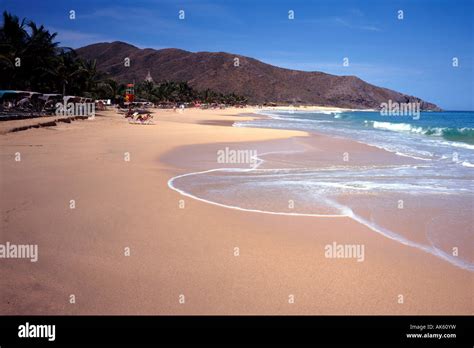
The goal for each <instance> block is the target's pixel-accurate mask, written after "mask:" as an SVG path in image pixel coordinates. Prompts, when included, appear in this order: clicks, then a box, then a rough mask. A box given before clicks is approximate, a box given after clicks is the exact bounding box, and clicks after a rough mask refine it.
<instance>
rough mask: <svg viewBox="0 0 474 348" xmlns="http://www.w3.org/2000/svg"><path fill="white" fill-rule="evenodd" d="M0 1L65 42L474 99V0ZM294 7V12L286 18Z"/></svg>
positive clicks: (450, 102) (458, 105)
mask: <svg viewBox="0 0 474 348" xmlns="http://www.w3.org/2000/svg"><path fill="white" fill-rule="evenodd" d="M0 5H1V6H0V8H1V9H6V10H7V11H10V12H12V13H13V14H15V15H18V16H19V17H27V18H28V19H32V20H33V21H35V22H37V23H38V24H44V25H45V26H46V27H47V28H49V29H51V30H52V31H56V32H58V34H59V35H58V41H61V43H62V44H63V45H64V46H69V47H74V48H77V47H81V46H84V45H87V44H90V43H96V42H104V41H116V40H119V41H125V42H128V43H131V44H133V45H135V46H138V47H141V48H146V47H150V48H156V49H160V48H166V47H176V48H181V49H186V50H189V51H194V52H196V51H225V52H230V53H237V54H241V55H245V56H250V57H254V58H257V59H259V60H262V61H264V62H266V63H270V64H273V65H277V66H281V67H285V68H291V69H299V70H306V71H323V72H327V73H331V74H336V75H356V76H358V77H360V78H362V79H363V80H365V81H367V82H370V83H373V84H375V85H378V86H382V87H387V88H391V89H394V90H397V91H400V92H403V93H407V94H411V95H415V96H418V97H421V98H423V99H425V100H427V101H431V102H434V103H436V104H438V105H439V106H441V107H442V108H445V109H450V110H473V109H474V103H473V99H474V97H473V95H474V91H473V80H474V72H473V67H472V65H473V53H474V52H473V51H474V49H473V46H474V38H473V36H474V34H473V33H474V27H473V23H474V0H456V1H453V0H407V1H395V0H393V1H392V0H365V1H353V0H345V1H342V0H341V1H340V0H319V1H316V0H313V1H311V0H301V1H299V0H292V1H290V0H287V1H279V0H273V1H270V0H268V1H267V0H220V1H211V0H162V1H160V0H133V1H131V0H114V1H112V0H62V1H61V0H55V1H53V0H0ZM70 10H74V11H75V12H76V19H75V20H70V19H69V11H70ZM180 10H184V11H185V19H184V20H180V19H179V18H178V12H179V11H180ZM290 10H293V11H294V14H295V18H294V20H289V19H288V11H290ZM398 10H402V11H403V14H404V19H403V20H399V19H398V18H397V15H398V13H397V11H398ZM344 57H347V58H349V66H348V67H344V66H343V59H344ZM453 57H457V58H458V60H459V66H458V67H457V68H454V67H453V66H452V59H453Z"/></svg>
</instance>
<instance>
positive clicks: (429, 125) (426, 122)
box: [237, 111, 474, 168]
mask: <svg viewBox="0 0 474 348" xmlns="http://www.w3.org/2000/svg"><path fill="white" fill-rule="evenodd" d="M261 113H262V114H264V115H267V116H269V117H270V119H265V120H256V121H251V122H245V123H239V124H237V126H249V127H268V128H283V129H298V130H306V131H315V132H320V133H325V134H329V135H340V136H343V137H347V138H351V139H354V140H357V141H361V142H363V143H367V144H369V145H374V146H377V147H380V148H383V149H385V150H388V151H390V152H394V153H396V154H398V155H400V156H409V157H414V158H419V159H424V160H435V161H437V160H440V161H444V162H446V163H449V162H454V163H456V164H458V165H459V166H462V167H465V168H472V167H474V112H471V111H447V112H421V114H420V116H419V119H415V118H414V117H411V116H382V115H380V113H379V112H366V111H355V112H341V113H337V112H334V113H331V112H327V113H314V112H301V111H294V112H290V111H287V112H283V111H281V112H275V111H262V112H261ZM449 164H452V163H449Z"/></svg>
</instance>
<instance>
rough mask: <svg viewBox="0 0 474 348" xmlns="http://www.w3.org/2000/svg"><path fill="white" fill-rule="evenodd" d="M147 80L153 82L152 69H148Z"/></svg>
mask: <svg viewBox="0 0 474 348" xmlns="http://www.w3.org/2000/svg"><path fill="white" fill-rule="evenodd" d="M145 81H146V82H153V78H152V77H151V75H150V70H148V74H146V77H145Z"/></svg>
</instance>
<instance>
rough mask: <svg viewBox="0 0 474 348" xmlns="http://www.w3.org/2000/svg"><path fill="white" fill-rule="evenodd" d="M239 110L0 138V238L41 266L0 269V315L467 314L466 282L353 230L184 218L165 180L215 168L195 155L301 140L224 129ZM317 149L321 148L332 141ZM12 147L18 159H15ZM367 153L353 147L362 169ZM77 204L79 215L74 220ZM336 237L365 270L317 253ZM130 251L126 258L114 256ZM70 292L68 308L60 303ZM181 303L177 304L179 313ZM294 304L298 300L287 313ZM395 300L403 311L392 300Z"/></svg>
mask: <svg viewBox="0 0 474 348" xmlns="http://www.w3.org/2000/svg"><path fill="white" fill-rule="evenodd" d="M242 111H243V110H242V109H232V110H192V109H190V110H189V111H188V110H186V111H185V112H184V113H183V114H180V113H173V112H172V111H166V110H165V111H164V110H162V109H158V110H156V112H157V114H156V116H155V122H156V124H155V125H153V126H146V127H136V126H131V125H129V124H128V123H126V121H125V120H124V119H123V118H122V117H120V116H118V115H115V114H113V111H107V112H105V113H104V114H105V116H104V117H97V118H96V120H94V121H83V122H76V123H73V124H68V125H59V126H57V127H53V128H40V129H30V130H26V131H22V132H18V133H9V134H6V135H1V136H0V143H1V145H2V146H1V162H2V163H1V164H2V172H3V173H4V174H5V175H4V178H3V179H2V181H1V191H2V196H3V197H5V199H4V200H2V205H1V207H0V208H1V211H2V222H1V223H2V226H1V227H2V230H3V231H5V233H4V235H3V236H2V237H1V238H0V242H4V241H11V242H15V243H21V242H25V243H27V242H28V244H34V243H36V244H38V246H39V259H38V262H36V263H35V264H33V265H32V264H31V263H30V262H22V261H21V260H2V261H0V262H3V264H2V266H3V267H2V268H1V269H0V276H1V277H2V279H7V281H6V282H4V283H5V284H8V287H5V286H4V285H1V287H2V289H1V290H2V294H3V295H4V296H3V297H4V298H5V299H7V302H6V303H2V304H1V305H0V313H2V314H164V315H173V314H304V315H306V314H307V315H311V314H323V315H335V314H469V313H472V295H471V294H472V285H470V284H472V274H471V273H470V272H468V271H464V270H461V269H458V268H456V267H454V266H452V265H449V264H447V263H446V262H445V261H442V260H440V259H438V258H436V257H434V256H431V255H427V254H425V253H420V252H419V251H418V250H414V249H412V248H406V247H405V246H402V245H400V244H398V243H393V241H390V240H388V239H386V238H385V237H382V236H380V235H377V234H375V233H373V232H372V231H370V230H369V229H368V228H366V227H364V226H361V225H358V224H356V223H355V222H354V221H349V220H348V219H345V218H343V219H318V218H309V217H297V218H295V217H291V216H266V217H262V216H258V215H259V214H248V213H246V212H242V211H235V210H231V209H227V208H221V207H216V206H211V205H208V204H202V203H201V202H199V201H195V200H193V199H186V198H185V199H184V201H185V207H184V208H180V207H179V203H180V200H181V199H182V196H181V195H180V194H178V193H177V192H175V191H172V190H170V189H169V187H168V185H167V183H168V181H169V180H170V179H171V178H173V177H174V176H176V175H180V174H183V173H184V172H185V171H186V170H190V171H192V170H194V169H195V168H202V167H203V168H204V169H205V168H206V166H208V165H212V163H211V162H212V158H207V159H206V156H204V159H202V158H203V157H202V156H203V154H205V153H206V152H205V151H201V150H202V148H206V146H207V147H208V150H206V151H211V152H212V151H214V149H213V146H216V145H215V144H228V143H231V144H234V143H236V144H238V143H240V144H241V145H242V144H243V146H245V144H257V143H258V144H260V145H259V146H263V147H265V146H267V147H269V148H272V147H275V144H276V143H278V142H281V145H279V146H281V147H283V148H285V147H286V146H287V145H288V144H289V143H288V142H292V141H295V140H293V139H296V138H302V139H307V138H309V137H310V136H308V133H305V132H301V131H288V130H274V129H261V128H237V127H226V126H224V127H223V126H222V125H224V124H226V125H228V124H229V122H230V121H232V122H233V120H246V119H251V116H248V115H246V116H242V115H239V114H242ZM251 111H252V110H251V109H249V110H244V113H245V112H251ZM202 122H211V123H207V124H202ZM316 139H317V140H318V141H319V142H318V141H317V142H316V145H317V146H322V148H323V149H326V150H330V149H331V146H332V145H335V143H337V142H338V140H337V139H330V138H329V137H327V136H321V137H319V138H318V137H317V136H316ZM285 142H287V143H285ZM328 142H329V144H328ZM186 146H187V147H188V148H187V149H185V150H183V147H186ZM217 146H221V145H217ZM353 146H356V145H353ZM193 147H194V148H195V150H194V153H193V152H191V151H189V149H192V148H193ZM198 148H199V149H200V150H199V151H198ZM17 151H20V152H21V153H22V158H23V159H22V162H21V163H14V161H13V154H14V153H15V152H17ZM333 151H337V149H336V150H334V149H333ZM366 151H368V150H367V149H365V148H364V146H362V145H360V152H361V154H360V156H361V160H362V159H363V158H364V156H365V155H364V153H365V154H366ZM373 151H374V152H372V154H375V153H379V152H378V150H373ZM125 152H128V153H129V154H130V156H131V160H130V161H129V162H126V161H124V160H123V158H124V153H125ZM169 156H171V159H173V161H174V162H173V161H170V157H169ZM180 156H181V158H179V157H180ZM381 156H382V155H381ZM365 157H367V156H365ZM369 157H370V156H369ZM166 158H168V160H167V159H166ZM214 161H215V157H214ZM73 198H75V200H76V201H77V208H76V209H75V210H74V211H71V210H70V209H69V207H68V205H69V201H70V199H73ZM51 226H54V228H51ZM295 232H296V233H295ZM334 241H336V242H337V243H349V244H350V243H354V242H356V243H360V244H363V245H365V250H366V251H367V255H366V260H365V261H364V262H360V263H357V262H354V260H343V259H339V260H338V259H327V258H325V257H324V246H325V245H327V244H331V243H333V242H334ZM33 242H34V243H33ZM126 246H129V247H130V248H131V250H132V254H131V256H129V257H127V256H124V255H123V248H124V247H126ZM235 247H238V248H239V250H240V255H239V256H234V248H235ZM427 288H433V289H436V291H427V290H426V289H427ZM453 292H454V293H456V296H452V294H453ZM71 293H74V294H75V295H76V296H77V298H78V301H77V304H75V305H71V304H69V303H68V296H69V295H70V294H71ZM180 294H185V295H186V304H184V305H182V304H180V303H179V302H178V296H179V295H180ZM290 294H291V295H294V296H295V298H296V302H295V303H294V304H289V303H288V296H289V295H290ZM400 294H402V295H404V299H405V301H404V302H403V303H398V302H397V301H398V295H400Z"/></svg>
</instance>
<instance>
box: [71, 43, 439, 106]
mask: <svg viewBox="0 0 474 348" xmlns="http://www.w3.org/2000/svg"><path fill="white" fill-rule="evenodd" d="M77 53H78V54H79V56H81V57H83V58H86V59H96V60H97V67H98V68H99V69H100V70H102V71H105V72H107V73H110V75H111V76H112V77H113V78H116V79H117V80H118V81H120V82H128V83H130V82H132V81H135V82H138V81H142V80H144V78H145V77H146V75H147V73H148V71H150V74H151V76H152V78H153V80H154V81H155V82H160V81H164V80H168V81H187V82H188V83H189V85H190V86H192V87H193V88H195V89H197V90H204V89H207V88H209V89H211V90H214V91H218V92H222V93H231V92H234V93H236V94H238V95H244V96H246V97H248V99H249V101H250V102H251V103H264V102H276V103H282V104H289V103H299V104H314V105H326V106H338V107H347V108H379V107H380V104H381V103H387V102H388V101H389V100H392V102H403V103H406V102H420V103H421V108H422V109H423V110H439V108H438V107H437V106H436V105H434V104H432V103H428V102H425V101H423V100H421V99H419V98H416V97H413V96H408V95H405V94H401V93H398V92H395V91H392V90H389V89H386V88H381V87H377V86H374V85H371V84H369V83H367V82H365V81H362V80H361V79H359V78H358V77H355V76H335V75H330V74H325V73H322V72H317V71H314V72H306V71H298V70H289V69H283V68H279V67H276V66H273V65H270V64H265V63H263V62H260V61H258V60H256V59H253V58H249V57H244V56H240V55H236V54H229V53H224V52H216V53H214V52H197V53H193V52H188V51H183V50H180V49H175V48H168V49H161V50H154V49H150V48H147V49H140V48H137V47H135V46H132V45H129V44H127V43H124V42H112V43H97V44H93V45H89V46H85V47H82V48H79V49H78V50H77ZM126 57H128V58H130V67H126V66H125V65H124V59H125V58H126ZM235 58H238V60H239V62H238V63H239V66H235V65H234V62H235Z"/></svg>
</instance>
